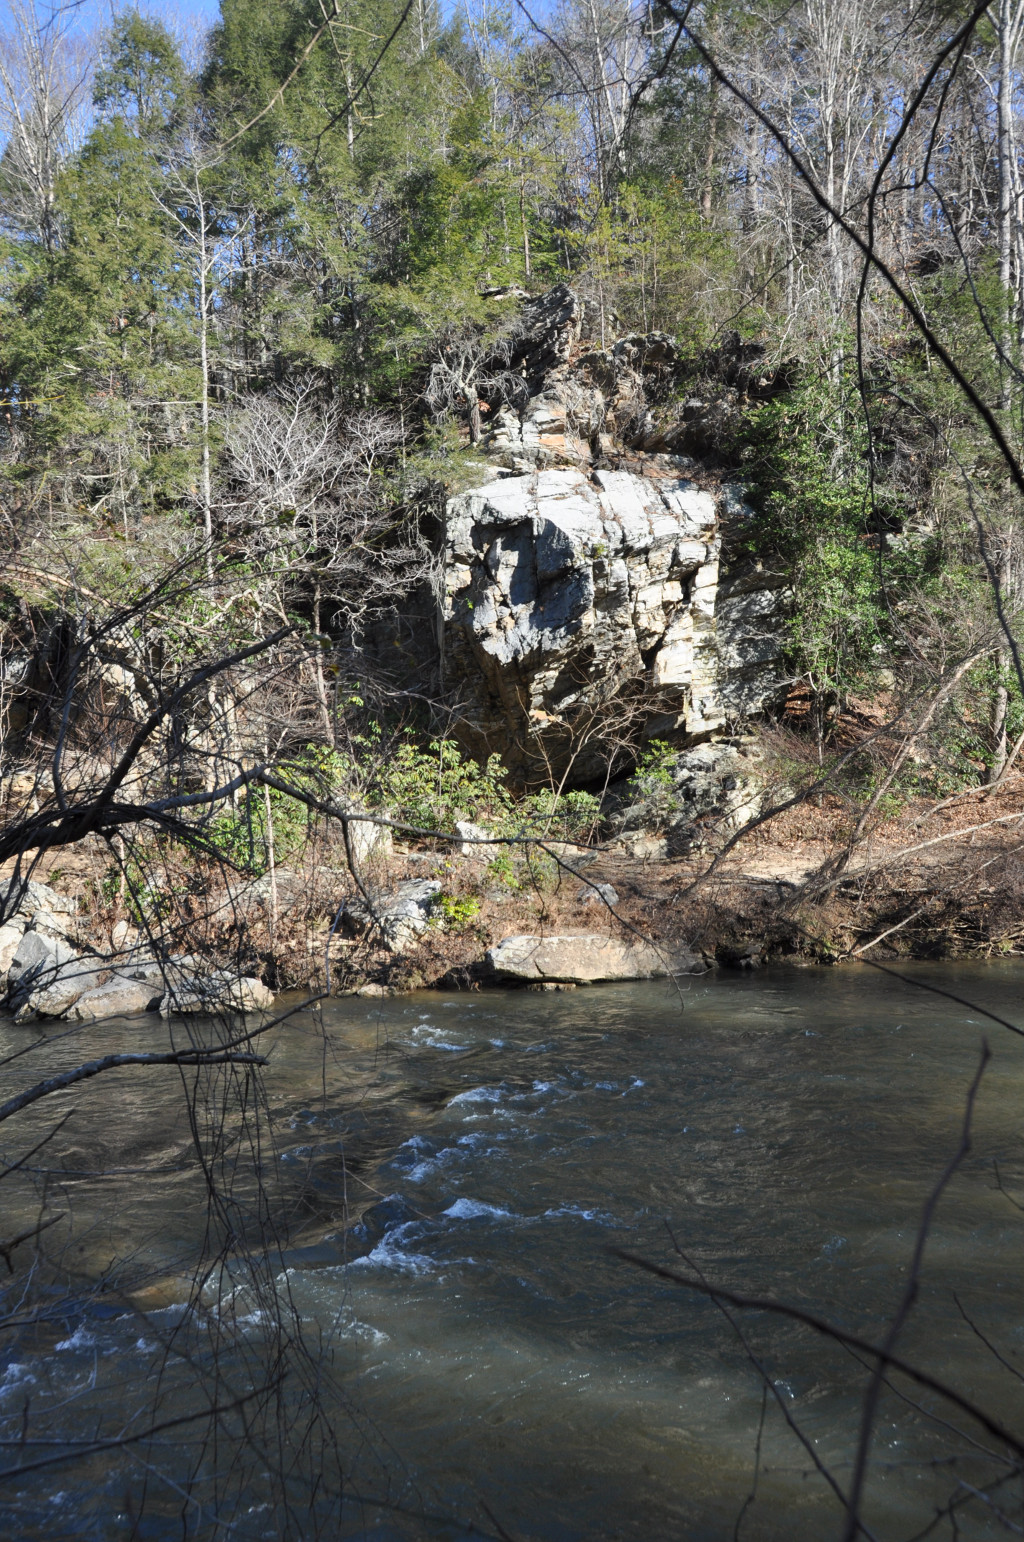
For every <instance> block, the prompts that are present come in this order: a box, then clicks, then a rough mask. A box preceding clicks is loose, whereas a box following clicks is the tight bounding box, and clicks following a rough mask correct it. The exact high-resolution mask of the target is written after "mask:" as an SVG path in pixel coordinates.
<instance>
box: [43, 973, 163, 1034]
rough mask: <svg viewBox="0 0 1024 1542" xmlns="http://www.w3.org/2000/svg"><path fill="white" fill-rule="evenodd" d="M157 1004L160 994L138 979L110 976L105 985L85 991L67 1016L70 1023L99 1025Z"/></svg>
mask: <svg viewBox="0 0 1024 1542" xmlns="http://www.w3.org/2000/svg"><path fill="white" fill-rule="evenodd" d="M159 1003H160V992H159V991H155V990H154V989H153V987H152V986H151V985H144V984H142V983H141V982H140V981H138V980H129V979H126V978H125V976H124V975H117V974H115V975H113V976H112V977H111V978H110V979H109V980H108V981H107V982H106V984H105V985H100V986H98V987H97V988H96V989H94V990H89V991H85V992H84V994H83V995H81V996H79V997H78V1000H77V1001H76V1002H75V1003H74V1004H73V1006H71V1008H70V1009H69V1010H68V1012H67V1013H66V1016H67V1017H68V1018H70V1020H71V1021H72V1022H73V1023H92V1022H98V1021H99V1020H100V1019H101V1018H107V1017H134V1016H136V1015H137V1014H138V1013H139V1012H151V1011H153V1009H154V1008H155V1007H157V1006H158V1005H159Z"/></svg>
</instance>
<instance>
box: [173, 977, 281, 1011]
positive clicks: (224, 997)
mask: <svg viewBox="0 0 1024 1542" xmlns="http://www.w3.org/2000/svg"><path fill="white" fill-rule="evenodd" d="M273 1001H274V993H273V991H271V990H270V989H269V988H268V987H267V986H266V985H264V984H263V981H262V980H260V979H257V977H256V976H255V975H236V974H233V973H232V972H231V971H230V970H229V969H216V970H214V971H213V972H212V973H211V974H208V975H205V976H203V977H202V978H199V977H196V976H193V977H192V978H191V979H183V980H182V981H181V982H180V983H177V984H174V985H172V986H171V987H170V989H169V990H167V991H166V992H165V993H164V995H163V996H162V997H161V998H160V1003H159V1006H160V1011H161V1013H162V1014H163V1015H164V1017H170V1016H171V1014H172V1013H175V1012H216V1011H218V1010H223V1009H224V1008H228V1009H230V1010H231V1011H234V1012H262V1011H264V1010H265V1009H266V1008H267V1007H270V1006H272V1005H273Z"/></svg>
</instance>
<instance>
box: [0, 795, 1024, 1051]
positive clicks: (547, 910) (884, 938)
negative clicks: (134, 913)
mask: <svg viewBox="0 0 1024 1542" xmlns="http://www.w3.org/2000/svg"><path fill="white" fill-rule="evenodd" d="M1022 791H1024V789H1019V790H1016V791H1015V790H1013V789H1008V790H1007V791H1006V792H1004V793H1003V794H1002V795H1001V797H1000V799H999V800H998V802H997V803H996V805H995V807H994V808H993V810H992V811H991V814H990V818H989V819H988V821H987V822H986V826H985V828H984V829H983V831H982V833H981V834H979V831H978V827H977V822H976V821H975V822H974V823H969V822H968V821H969V819H970V816H969V815H964V814H962V813H961V814H957V813H956V812H955V811H954V812H953V813H951V814H950V816H949V817H947V818H946V820H945V822H943V821H942V820H941V819H936V820H935V821H934V823H933V824H931V825H929V826H928V831H929V832H931V833H928V835H927V839H925V840H924V841H922V840H921V839H920V835H921V831H920V829H919V827H918V826H917V825H915V822H914V818H913V811H910V812H908V813H906V814H905V815H904V816H902V817H901V819H900V820H898V821H892V822H890V824H889V826H888V827H887V828H886V830H885V831H884V832H883V836H882V838H880V839H877V840H875V841H874V842H873V843H872V844H871V845H869V846H867V847H865V848H864V849H862V850H860V851H858V852H857V854H856V855H855V856H854V857H853V858H850V859H849V860H848V861H847V862H846V864H845V866H843V867H841V868H840V866H839V864H838V863H837V856H838V855H839V854H840V852H841V842H840V839H839V836H840V834H841V828H842V827H841V823H840V824H837V822H836V819H835V817H834V811H833V815H832V816H830V813H829V811H828V810H827V809H813V808H810V807H804V808H798V809H794V810H791V811H790V812H789V813H788V814H786V815H781V816H779V817H778V818H777V819H776V820H775V821H773V823H772V825H771V826H770V827H762V829H760V830H758V831H756V832H754V833H753V834H751V835H750V836H749V837H745V838H744V840H743V841H742V842H741V843H740V845H739V846H738V847H737V848H736V849H735V850H734V851H733V852H732V853H730V854H729V855H728V856H727V857H726V858H725V859H724V860H720V861H719V862H718V864H717V865H716V864H714V863H713V862H712V861H711V860H710V859H709V858H708V857H707V856H706V855H704V856H702V857H695V856H694V855H693V854H692V853H691V854H690V855H689V856H686V857H681V858H671V857H666V856H664V855H660V854H659V855H658V856H656V857H653V858H652V857H646V858H644V857H639V858H638V857H637V856H635V855H633V853H632V851H631V850H630V849H629V847H628V846H626V845H624V844H623V843H622V842H621V841H615V842H613V843H610V844H606V845H605V846H603V847H598V848H590V849H587V848H582V847H573V846H569V845H566V844H565V843H545V845H544V847H543V848H534V849H533V851H532V852H529V853H522V852H519V853H517V854H513V855H509V856H508V858H507V860H506V861H505V862H504V863H503V864H502V873H503V877H502V879H500V880H499V879H497V878H496V877H495V876H494V871H493V861H492V860H491V852H492V850H493V848H491V847H487V846H482V847H474V845H473V844H472V841H471V840H469V839H467V840H465V841H460V842H458V843H455V842H453V843H452V844H451V847H450V848H442V849H440V850H435V851H424V850H419V851H399V850H395V849H393V848H392V849H390V850H386V849H383V848H382V849H377V850H376V851H375V852H374V854H373V855H372V857H370V858H369V859H368V861H367V863H366V865H365V866H364V868H363V869H362V871H361V872H360V877H359V882H358V884H357V883H356V882H355V881H354V879H353V877H352V875H351V874H350V873H348V872H346V871H345V870H343V869H339V868H328V867H326V866H323V865H319V866H318V865H316V864H315V863H314V862H313V860H312V858H310V859H309V864H308V865H307V866H306V867H301V868H296V869H279V870H278V871H277V873H276V874H275V881H274V885H273V888H274V891H275V895H276V919H275V920H274V922H273V924H272V923H271V917H270V899H269V894H270V887H269V886H268V882H267V878H266V877H264V878H262V879H253V880H248V881H246V880H242V879H239V880H238V881H233V882H232V884H231V885H230V887H229V888H227V889H225V890H224V892H223V893H222V894H219V895H218V894H209V895H207V896H205V899H206V901H207V905H206V910H205V914H204V918H203V921H204V924H202V925H200V924H199V922H198V921H197V922H196V923H195V924H194V926H193V929H192V931H191V932H189V930H188V929H187V927H186V928H183V927H182V926H181V925H179V926H176V927H173V926H170V925H168V926H167V927H165V928H163V929H160V928H159V927H158V928H156V929H154V930H153V932H152V933H151V935H149V936H144V935H142V934H141V933H140V932H139V931H138V930H137V929H136V927H135V926H134V925H132V924H131V923H130V922H129V921H128V920H126V919H125V918H124V916H123V914H121V913H119V907H118V905H117V903H116V902H110V901H107V902H104V903H102V904H100V903H97V895H98V893H99V889H98V885H97V883H96V882H95V881H93V880H90V879H89V878H88V876H87V874H86V873H85V870H84V868H83V867H80V868H79V869H78V870H77V872H68V871H66V870H65V871H60V870H55V871H56V873H57V876H56V879H55V880H54V881H53V882H50V883H45V882H40V881H37V880H32V881H31V882H29V883H27V884H23V885H22V886H21V889H20V896H19V892H18V888H17V886H16V884H15V880H13V879H7V880H2V879H0V905H2V912H0V913H2V914H3V915H4V921H3V924H2V926H0V989H2V990H3V991H4V992H5V994H4V995H3V996H2V997H0V1009H2V1010H4V1011H6V1012H10V1013H13V1015H14V1016H15V1019H16V1021H18V1022H31V1021H40V1020H46V1019H51V1020H63V1021H71V1022H83V1023H84V1022H90V1021H96V1020H99V1019H102V1018H107V1017H122V1016H126V1015H134V1014H137V1013H145V1012H150V1013H154V1014H159V1013H162V1014H164V1015H169V1014H178V1013H192V1012H208V1013H209V1012H243V1013H244V1012H254V1011H265V1010H268V1009H269V1008H270V1007H271V1006H272V1004H273V1000H274V996H275V993H276V992H278V991H284V990H293V989H297V988H298V989H311V990H315V991H320V990H328V991H329V992H330V993H332V994H338V995H342V994H363V995H367V996H374V995H376V996H380V995H385V994H392V993H395V992H403V991H408V990H416V989H423V988H442V989H471V990H478V989H488V988H494V987H500V988H513V989H516V988H518V989H524V988H525V989H533V990H544V989H551V990H553V989H566V988H575V987H583V986H589V985H597V984H599V983H601V982H602V981H623V980H639V979H651V978H667V977H674V976H684V975H691V974H698V973H701V972H704V971H706V970H708V969H713V968H740V969H751V968H758V967H760V966H761V965H762V964H768V963H773V962H786V963H790V964H796V965H804V966H807V965H834V964H836V963H843V962H850V961H855V960H858V959H864V958H866V959H868V960H869V961H872V962H889V963H892V962H898V961H899V960H900V959H909V958H916V959H939V958H957V957H971V958H984V957H1006V956H1008V955H1014V954H1017V953H1020V952H1024V883H1022V874H1021V867H1020V861H1019V845H1020V842H1019V839H1018V833H1017V832H1018V830H1019V826H1020V823H1021V822H1022V821H1024V811H1022V808H1021V795H1022ZM830 819H831V822H830ZM467 828H468V827H467ZM506 850H508V848H506ZM96 855H97V857H98V856H99V853H98V852H97V854H96ZM211 915H213V916H220V917H221V918H222V920H224V921H225V924H223V925H222V926H221V929H220V931H215V930H213V929H211V926H210V925H209V920H210V916H211ZM228 919H229V922H230V924H227V920H228ZM240 939H241V941H240Z"/></svg>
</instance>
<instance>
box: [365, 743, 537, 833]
mask: <svg viewBox="0 0 1024 1542" xmlns="http://www.w3.org/2000/svg"><path fill="white" fill-rule="evenodd" d="M507 775H508V772H507V771H506V770H505V767H504V766H503V765H502V764H501V759H500V757H499V756H497V755H491V756H490V757H489V759H488V760H486V761H485V762H484V763H483V764H482V765H481V764H480V763H479V762H477V761H475V760H471V759H469V757H468V756H464V755H463V754H462V753H461V751H460V750H459V747H458V745H457V744H455V742H454V741H453V740H451V739H431V740H430V742H429V743H428V745H427V747H426V748H425V749H424V748H421V746H420V745H419V744H418V743H417V742H416V741H415V739H414V738H413V736H412V734H411V733H410V734H407V735H406V736H405V737H404V738H403V739H402V741H401V742H400V744H399V746H398V749H397V751H395V753H394V754H393V755H391V756H389V757H388V758H387V760H386V761H385V763H384V764H383V765H382V766H381V768H380V770H379V771H378V772H377V773H376V775H375V776H374V778H373V780H372V781H371V783H370V784H369V786H368V787H367V789H366V793H367V801H368V802H369V804H370V806H371V807H372V808H388V809H389V810H390V811H391V812H392V814H393V816H394V818H395V819H397V820H399V821H401V822H402V823H403V824H410V825H418V826H419V827H420V828H421V829H426V830H441V831H445V832H446V833H449V834H450V833H451V832H452V831H453V830H454V828H455V822H456V820H459V819H470V820H483V821H485V822H489V823H492V824H493V823H496V822H501V821H502V820H504V818H505V817H506V816H507V814H508V811H509V809H510V808H511V806H512V800H511V798H510V796H509V794H508V791H507V789H506V787H505V780H506V777H507Z"/></svg>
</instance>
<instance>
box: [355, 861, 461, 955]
mask: <svg viewBox="0 0 1024 1542" xmlns="http://www.w3.org/2000/svg"><path fill="white" fill-rule="evenodd" d="M440 892H441V885H440V883H439V882H438V880H437V879H434V878H412V879H410V880H409V881H408V882H407V883H400V884H399V885H398V886H397V888H395V889H393V890H392V891H391V892H390V893H388V894H382V895H380V896H378V897H375V899H374V904H373V909H374V912H375V914H374V915H371V914H370V912H369V911H368V910H367V908H366V906H365V905H364V904H363V902H362V900H352V901H350V902H349V904H347V905H346V907H345V910H344V912H343V920H344V923H345V927H346V930H347V931H349V932H350V933H354V934H355V935H356V936H363V935H365V934H366V933H367V932H369V931H370V929H371V928H372V927H373V926H374V925H376V927H377V929H378V931H379V935H380V940H381V943H382V945H383V946H384V947H385V948H386V949H387V950H388V952H389V953H403V952H404V951H405V950H406V949H407V948H409V947H412V946H413V945H414V944H415V943H416V942H417V941H418V940H419V938H420V937H422V935H423V933H424V932H425V931H426V929H427V925H428V923H429V921H430V913H431V910H432V908H433V904H434V899H435V898H436V896H437V895H438V894H440Z"/></svg>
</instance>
